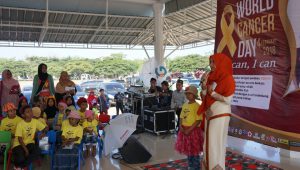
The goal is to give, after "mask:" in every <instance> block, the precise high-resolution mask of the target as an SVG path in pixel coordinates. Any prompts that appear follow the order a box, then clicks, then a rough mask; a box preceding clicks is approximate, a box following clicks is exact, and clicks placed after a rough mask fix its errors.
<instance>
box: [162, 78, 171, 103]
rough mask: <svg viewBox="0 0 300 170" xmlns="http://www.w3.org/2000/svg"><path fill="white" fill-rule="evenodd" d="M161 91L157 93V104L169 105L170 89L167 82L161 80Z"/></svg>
mask: <svg viewBox="0 0 300 170" xmlns="http://www.w3.org/2000/svg"><path fill="white" fill-rule="evenodd" d="M161 87H162V91H161V92H160V93H159V105H160V107H170V106H171V99H172V90H169V83H168V82H167V81H163V82H162V83H161Z"/></svg>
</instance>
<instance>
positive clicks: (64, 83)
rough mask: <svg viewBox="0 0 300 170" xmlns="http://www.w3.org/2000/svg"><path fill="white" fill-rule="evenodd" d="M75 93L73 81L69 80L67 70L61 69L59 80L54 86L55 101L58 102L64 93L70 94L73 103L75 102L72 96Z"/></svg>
mask: <svg viewBox="0 0 300 170" xmlns="http://www.w3.org/2000/svg"><path fill="white" fill-rule="evenodd" d="M75 94H76V88H75V83H74V82H73V81H71V80H70V77H69V75H68V72H66V71H62V72H61V73H60V78H59V82H58V83H57V84H56V87H55V98H56V101H58V102H60V101H61V100H63V98H64V96H65V95H71V96H72V101H73V104H75V103H74V98H73V96H74V95H75Z"/></svg>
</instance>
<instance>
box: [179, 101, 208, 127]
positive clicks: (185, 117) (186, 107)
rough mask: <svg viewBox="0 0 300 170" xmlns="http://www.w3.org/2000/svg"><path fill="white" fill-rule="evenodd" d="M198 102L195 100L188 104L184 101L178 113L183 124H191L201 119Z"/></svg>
mask: <svg viewBox="0 0 300 170" xmlns="http://www.w3.org/2000/svg"><path fill="white" fill-rule="evenodd" d="M198 108H199V104H198V103H197V102H195V103H192V104H189V103H184V104H183V105H182V110H181V113H180V119H181V122H182V125H183V126H192V125H193V124H194V123H195V121H197V120H202V119H203V118H202V115H198V114H197V111H198Z"/></svg>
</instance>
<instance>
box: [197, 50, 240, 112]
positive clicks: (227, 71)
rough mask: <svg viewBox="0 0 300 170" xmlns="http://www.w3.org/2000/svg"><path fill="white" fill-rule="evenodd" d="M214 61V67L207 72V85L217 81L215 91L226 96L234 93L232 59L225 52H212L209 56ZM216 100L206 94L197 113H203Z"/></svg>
mask: <svg viewBox="0 0 300 170" xmlns="http://www.w3.org/2000/svg"><path fill="white" fill-rule="evenodd" d="M210 59H211V60H213V61H214V64H215V66H216V69H215V70H214V71H212V72H210V73H209V75H208V81H207V84H206V85H207V86H211V85H212V84H213V82H216V83H217V87H216V88H215V90H214V91H215V92H216V93H218V94H220V95H222V96H225V97H228V96H230V95H232V94H233V93H234V90H235V82H234V79H233V76H232V75H233V71H232V60H231V59H230V58H229V57H228V56H226V55H225V54H221V53H218V54H214V55H212V56H210ZM215 101H216V100H215V99H214V98H213V97H211V96H210V95H209V94H207V95H206V96H205V97H204V99H203V100H202V103H201V106H200V107H199V109H198V114H199V115H200V114H202V113H204V112H205V111H206V110H207V109H208V108H209V107H210V106H211V105H212V104H213V103H214V102H215Z"/></svg>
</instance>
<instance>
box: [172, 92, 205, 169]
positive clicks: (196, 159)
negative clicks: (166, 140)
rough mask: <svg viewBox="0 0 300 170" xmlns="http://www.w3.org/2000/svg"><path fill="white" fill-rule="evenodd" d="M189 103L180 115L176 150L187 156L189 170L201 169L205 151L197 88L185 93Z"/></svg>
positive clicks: (183, 107)
mask: <svg viewBox="0 0 300 170" xmlns="http://www.w3.org/2000/svg"><path fill="white" fill-rule="evenodd" d="M185 95H186V98H187V100H188V102H186V103H184V104H183V106H182V111H181V114H180V125H179V132H178V136H177V141H176V144H175V149H176V150H177V151H178V152H179V153H181V154H185V155H187V158H188V166H189V169H195V170H199V169H200V156H199V154H200V153H201V152H202V151H203V132H202V130H201V128H200V123H201V121H202V119H203V117H202V115H198V114H197V111H198V108H199V104H198V103H197V102H196V98H197V96H198V90H197V88H196V87H195V86H190V87H187V88H186V91H185Z"/></svg>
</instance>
